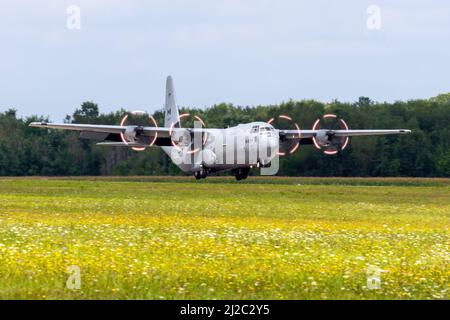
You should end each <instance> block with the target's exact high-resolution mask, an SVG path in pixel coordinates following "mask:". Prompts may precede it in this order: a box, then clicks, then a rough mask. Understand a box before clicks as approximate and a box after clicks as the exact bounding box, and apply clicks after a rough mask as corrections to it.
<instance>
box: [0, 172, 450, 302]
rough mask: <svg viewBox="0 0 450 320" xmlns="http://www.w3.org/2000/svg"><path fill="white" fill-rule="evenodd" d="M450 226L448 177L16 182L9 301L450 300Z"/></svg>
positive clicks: (8, 225) (1, 209) (5, 227)
mask: <svg viewBox="0 0 450 320" xmlns="http://www.w3.org/2000/svg"><path fill="white" fill-rule="evenodd" d="M449 225H450V180H449V179H408V178H401V179H363V178H353V179H344V178H332V179H327V178H269V177H265V178H264V177H250V178H249V180H248V181H246V182H244V183H236V182H233V180H232V178H231V177H226V178H212V179H210V178H209V179H207V180H205V181H202V182H200V183H199V182H195V181H194V180H193V178H190V177H189V178H185V177H177V178H162V177H131V178H89V179H86V178H70V179H68V178H58V179H47V178H45V179H44V178H41V179H39V178H3V179H0V298H1V299H33V298H34V299H36V298H37V299H174V298H175V299H392V298H393V299H448V298H449V297H450V295H449V276H450V272H449V270H450V268H449V262H450V255H449V246H450V237H449V230H448V228H449ZM69 266H78V267H79V268H80V271H81V288H80V289H79V290H70V289H69V288H67V286H66V281H67V279H68V277H69V276H70V274H69V273H67V268H68V267H69ZM370 266H374V267H377V268H380V269H381V270H382V272H381V288H380V289H376V290H371V289H369V288H368V287H367V271H368V268H369V267H370Z"/></svg>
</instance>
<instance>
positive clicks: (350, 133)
mask: <svg viewBox="0 0 450 320" xmlns="http://www.w3.org/2000/svg"><path fill="white" fill-rule="evenodd" d="M319 133H323V134H325V135H331V136H335V137H356V136H379V135H390V134H406V133H411V130H407V129H396V130H329V129H319V130H300V131H299V130H279V134H280V138H282V139H285V140H289V139H298V138H299V136H300V138H301V139H307V138H314V137H316V136H317V135H318V134H319Z"/></svg>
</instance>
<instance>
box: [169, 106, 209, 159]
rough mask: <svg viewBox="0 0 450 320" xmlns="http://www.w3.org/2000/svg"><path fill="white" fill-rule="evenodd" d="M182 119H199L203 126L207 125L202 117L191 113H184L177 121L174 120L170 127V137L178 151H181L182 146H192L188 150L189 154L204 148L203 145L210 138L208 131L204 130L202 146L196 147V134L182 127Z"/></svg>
mask: <svg viewBox="0 0 450 320" xmlns="http://www.w3.org/2000/svg"><path fill="white" fill-rule="evenodd" d="M182 119H190V120H193V121H198V122H199V123H200V124H201V125H202V127H206V125H205V122H204V121H203V119H202V118H200V117H199V116H196V115H191V114H190V113H183V114H181V115H180V116H179V117H178V120H177V121H176V122H172V123H171V124H170V127H169V134H170V139H171V141H172V145H173V146H174V147H175V149H176V150H177V151H181V149H182V148H186V147H189V146H190V150H188V151H186V153H187V154H194V153H196V152H198V151H200V150H201V149H202V147H203V146H204V145H205V144H206V141H207V140H208V133H207V132H204V134H202V137H203V139H202V146H201V147H197V148H195V147H194V143H193V142H194V139H193V138H194V135H193V132H192V130H189V129H185V128H182V127H181V120H182ZM174 128H181V130H174Z"/></svg>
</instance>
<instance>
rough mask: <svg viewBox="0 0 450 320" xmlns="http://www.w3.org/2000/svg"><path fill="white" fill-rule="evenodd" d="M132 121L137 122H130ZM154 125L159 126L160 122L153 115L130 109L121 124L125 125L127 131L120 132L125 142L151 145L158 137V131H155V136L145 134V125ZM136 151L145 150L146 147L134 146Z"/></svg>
mask: <svg viewBox="0 0 450 320" xmlns="http://www.w3.org/2000/svg"><path fill="white" fill-rule="evenodd" d="M130 123H135V124H134V125H133V124H130ZM148 123H150V126H151V125H153V126H154V127H156V128H157V127H158V123H157V122H156V120H155V118H154V117H153V116H151V115H148V114H147V113H146V112H145V111H141V110H135V111H130V112H128V113H127V114H125V115H124V117H123V118H122V120H121V121H120V125H121V126H125V127H126V129H125V132H124V133H120V139H121V140H122V142H123V143H125V144H127V145H128V144H133V143H141V144H144V145H147V146H148V147H151V146H152V145H153V144H154V143H155V142H156V139H157V138H158V133H157V132H156V133H155V136H154V137H149V136H144V135H143V133H144V129H143V128H144V126H148ZM131 149H133V150H134V151H144V150H145V149H146V147H132V148H131Z"/></svg>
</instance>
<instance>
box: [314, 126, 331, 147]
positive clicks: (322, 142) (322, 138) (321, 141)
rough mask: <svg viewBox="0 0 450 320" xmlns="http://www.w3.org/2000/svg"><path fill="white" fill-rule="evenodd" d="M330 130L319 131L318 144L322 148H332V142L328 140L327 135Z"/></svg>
mask: <svg viewBox="0 0 450 320" xmlns="http://www.w3.org/2000/svg"><path fill="white" fill-rule="evenodd" d="M327 131H328V130H319V132H317V134H316V142H317V144H318V145H319V146H321V147H328V146H330V144H331V142H330V140H329V139H328V135H327Z"/></svg>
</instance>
